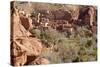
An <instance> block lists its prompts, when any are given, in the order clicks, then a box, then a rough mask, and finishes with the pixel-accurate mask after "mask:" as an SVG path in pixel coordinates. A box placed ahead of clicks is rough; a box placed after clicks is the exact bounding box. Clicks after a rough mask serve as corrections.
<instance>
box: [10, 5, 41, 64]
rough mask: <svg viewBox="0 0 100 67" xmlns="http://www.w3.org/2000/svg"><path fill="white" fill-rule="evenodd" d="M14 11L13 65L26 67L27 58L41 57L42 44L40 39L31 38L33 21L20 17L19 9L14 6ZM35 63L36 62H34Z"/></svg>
mask: <svg viewBox="0 0 100 67" xmlns="http://www.w3.org/2000/svg"><path fill="white" fill-rule="evenodd" d="M12 8H13V10H14V11H12V15H11V64H12V65H14V66H20V65H25V64H26V63H27V60H29V59H27V56H39V55H40V54H41V51H42V44H41V42H39V39H37V38H33V37H29V36H30V35H31V33H30V32H29V29H31V28H32V24H31V19H30V18H28V17H25V16H20V15H19V13H18V11H19V10H18V9H17V8H16V7H14V5H12ZM33 61H34V60H33Z"/></svg>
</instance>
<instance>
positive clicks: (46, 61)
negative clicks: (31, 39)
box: [31, 57, 50, 65]
mask: <svg viewBox="0 0 100 67" xmlns="http://www.w3.org/2000/svg"><path fill="white" fill-rule="evenodd" d="M31 64H36V65H40V64H50V61H49V60H47V59H45V58H41V57H38V58H36V59H35V60H34V61H33V62H31Z"/></svg>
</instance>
